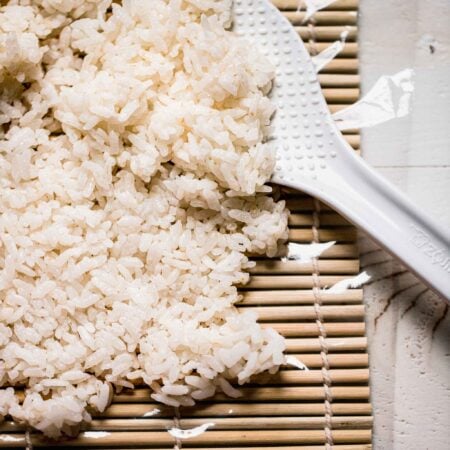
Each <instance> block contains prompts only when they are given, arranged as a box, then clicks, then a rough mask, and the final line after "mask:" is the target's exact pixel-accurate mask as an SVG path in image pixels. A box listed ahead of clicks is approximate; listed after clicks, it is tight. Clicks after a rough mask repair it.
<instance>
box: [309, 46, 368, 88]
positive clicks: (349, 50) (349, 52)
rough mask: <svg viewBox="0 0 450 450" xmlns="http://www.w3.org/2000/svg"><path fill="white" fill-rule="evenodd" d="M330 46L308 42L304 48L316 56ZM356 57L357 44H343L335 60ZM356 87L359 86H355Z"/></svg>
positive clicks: (341, 85)
mask: <svg viewBox="0 0 450 450" xmlns="http://www.w3.org/2000/svg"><path fill="white" fill-rule="evenodd" d="M330 45H331V43H330V42H316V41H315V40H314V42H310V41H306V42H305V46H306V48H307V49H308V51H309V52H310V53H311V54H317V53H320V52H322V51H323V50H325V49H327V48H328V47H329V46H330ZM357 55H358V43H357V42H345V43H344V46H343V48H342V50H341V51H340V52H339V53H338V54H337V55H336V58H356V57H357ZM356 86H359V85H358V84H356ZM337 87H339V88H341V89H345V88H347V87H348V86H345V84H340V85H338V86H337Z"/></svg>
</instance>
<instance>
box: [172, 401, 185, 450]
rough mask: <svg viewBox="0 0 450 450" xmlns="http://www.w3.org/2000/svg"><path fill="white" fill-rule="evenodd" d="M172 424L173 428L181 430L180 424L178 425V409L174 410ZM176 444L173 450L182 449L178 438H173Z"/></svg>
mask: <svg viewBox="0 0 450 450" xmlns="http://www.w3.org/2000/svg"><path fill="white" fill-rule="evenodd" d="M173 422H174V424H175V428H178V429H181V423H180V408H175V415H174V416H173ZM175 439H176V443H175V446H174V447H173V449H174V450H181V449H182V448H183V444H182V443H181V439H180V438H178V437H177V438H175Z"/></svg>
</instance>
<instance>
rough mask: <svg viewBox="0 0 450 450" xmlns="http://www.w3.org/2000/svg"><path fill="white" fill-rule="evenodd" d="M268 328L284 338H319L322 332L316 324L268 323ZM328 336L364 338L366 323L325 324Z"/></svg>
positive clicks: (265, 325)
mask: <svg viewBox="0 0 450 450" xmlns="http://www.w3.org/2000/svg"><path fill="white" fill-rule="evenodd" d="M263 326H264V327H266V328H273V329H274V330H276V331H278V333H280V334H281V335H282V336H284V337H313V336H319V335H320V330H319V327H318V326H317V324H316V323H285V322H283V323H268V324H263ZM322 326H323V328H324V329H325V331H326V333H327V336H333V337H337V336H364V333H365V331H366V327H365V324H364V322H342V323H335V322H331V323H325V324H323V325H322Z"/></svg>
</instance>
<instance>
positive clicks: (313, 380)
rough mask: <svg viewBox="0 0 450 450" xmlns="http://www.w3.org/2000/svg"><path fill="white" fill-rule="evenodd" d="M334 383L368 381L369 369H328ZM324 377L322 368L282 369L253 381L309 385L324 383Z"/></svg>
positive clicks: (264, 383) (258, 376) (254, 378)
mask: <svg viewBox="0 0 450 450" xmlns="http://www.w3.org/2000/svg"><path fill="white" fill-rule="evenodd" d="M328 375H329V377H330V379H331V382H332V383H333V385H336V384H341V383H342V384H348V383H356V384H359V383H367V382H368V381H369V369H368V368H366V369H352V370H349V369H344V370H342V369H333V370H329V371H328ZM323 382H324V377H323V373H322V371H321V370H308V371H305V370H280V371H279V372H278V373H276V374H274V375H271V374H269V373H264V374H260V375H257V376H255V377H253V378H252V383H257V384H263V385H286V386H287V385H292V384H295V385H297V384H298V385H309V384H323Z"/></svg>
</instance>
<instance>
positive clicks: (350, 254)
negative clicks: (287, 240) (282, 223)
mask: <svg viewBox="0 0 450 450" xmlns="http://www.w3.org/2000/svg"><path fill="white" fill-rule="evenodd" d="M331 242H332V241H331ZM307 243H308V244H309V243H310V242H307ZM247 256H249V257H250V258H257V257H261V255H255V254H251V253H249V254H247ZM357 257H358V247H357V245H356V244H354V243H352V244H350V243H349V244H334V245H332V246H331V247H329V248H327V249H326V250H324V251H323V253H322V254H321V255H320V258H321V259H333V258H335V259H342V258H351V259H355V258H357Z"/></svg>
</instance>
